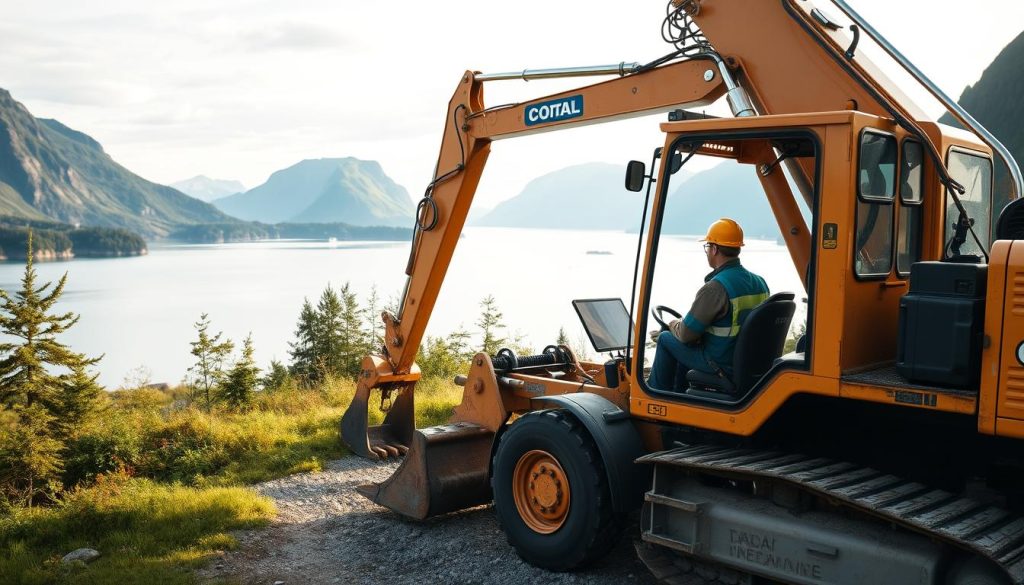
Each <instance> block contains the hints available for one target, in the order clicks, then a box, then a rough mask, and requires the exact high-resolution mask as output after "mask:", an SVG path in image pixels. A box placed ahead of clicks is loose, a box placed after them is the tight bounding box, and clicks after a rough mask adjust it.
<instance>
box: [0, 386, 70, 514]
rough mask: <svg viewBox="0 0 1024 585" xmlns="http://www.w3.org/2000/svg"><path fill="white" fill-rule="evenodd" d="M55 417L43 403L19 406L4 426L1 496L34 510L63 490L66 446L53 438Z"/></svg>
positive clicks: (0, 438) (1, 431)
mask: <svg viewBox="0 0 1024 585" xmlns="http://www.w3.org/2000/svg"><path fill="white" fill-rule="evenodd" d="M54 419H55V417H54V416H53V415H52V414H50V412H49V411H48V410H47V409H46V408H45V407H44V406H43V405H42V404H38V403H37V404H33V405H31V406H19V408H18V412H17V415H15V416H13V417H10V418H5V419H3V421H2V424H0V494H2V495H3V496H4V498H5V499H6V500H8V501H11V502H14V503H17V504H21V505H27V506H29V507H32V504H33V503H34V502H35V501H36V497H37V496H51V495H53V494H54V493H56V492H57V491H58V490H59V489H60V483H59V480H58V478H59V477H60V473H61V471H62V470H63V467H64V461H63V451H64V446H63V445H62V444H61V442H60V441H58V440H57V439H56V438H55V437H54V436H53V434H52V433H53V426H54V425H53V422H54Z"/></svg>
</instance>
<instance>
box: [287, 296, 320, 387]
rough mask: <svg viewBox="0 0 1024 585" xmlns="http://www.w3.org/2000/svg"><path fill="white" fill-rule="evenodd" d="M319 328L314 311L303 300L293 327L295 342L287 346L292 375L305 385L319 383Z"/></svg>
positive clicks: (309, 304) (308, 303)
mask: <svg viewBox="0 0 1024 585" xmlns="http://www.w3.org/2000/svg"><path fill="white" fill-rule="evenodd" d="M319 328H320V327H319V324H318V318H317V312H316V310H315V309H313V305H312V304H311V303H310V302H309V299H304V300H303V302H302V311H300V312H299V322H298V324H296V326H295V341H293V342H291V343H289V344H288V345H289V346H290V347H291V349H290V350H289V351H288V354H289V355H290V356H291V358H292V364H291V372H292V374H293V375H295V376H297V377H299V378H300V379H301V381H302V382H303V383H306V384H310V383H314V382H317V381H319V379H320V372H322V371H323V367H322V364H320V363H319V359H318V354H317V351H318V347H317V345H318V339H319V332H318V330H319Z"/></svg>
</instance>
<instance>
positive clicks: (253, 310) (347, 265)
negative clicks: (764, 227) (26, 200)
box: [0, 227, 803, 388]
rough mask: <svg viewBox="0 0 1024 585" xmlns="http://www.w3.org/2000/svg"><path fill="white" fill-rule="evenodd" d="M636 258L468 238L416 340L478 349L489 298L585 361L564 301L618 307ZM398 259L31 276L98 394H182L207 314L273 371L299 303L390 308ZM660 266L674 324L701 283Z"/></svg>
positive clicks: (351, 256) (766, 272)
mask: <svg viewBox="0 0 1024 585" xmlns="http://www.w3.org/2000/svg"><path fill="white" fill-rule="evenodd" d="M636 244H637V236H636V235H635V234H628V233H623V232H594V231H557V230H531V229H513V228H482V227H481V228H467V229H466V230H465V232H464V235H463V237H462V238H461V240H460V242H459V245H458V248H457V250H456V253H455V258H454V259H453V261H452V264H451V267H450V268H449V271H448V278H447V279H446V280H445V283H444V285H443V287H442V289H441V294H440V296H439V298H438V302H437V305H436V306H435V310H434V314H433V316H432V318H431V320H430V325H429V327H428V329H427V334H428V335H446V334H448V333H450V332H451V331H453V330H455V329H456V328H458V327H460V326H461V327H463V328H465V329H467V330H469V331H470V332H471V333H473V335H474V339H475V340H477V341H479V337H478V336H477V331H476V329H477V327H476V321H477V319H478V316H479V303H480V300H481V299H482V298H483V297H485V296H486V295H488V294H493V295H494V298H495V299H496V301H497V303H498V307H499V308H500V310H501V312H502V313H503V315H504V316H503V321H504V322H505V323H506V325H507V326H508V330H509V334H510V335H520V336H522V337H523V339H524V341H526V342H528V344H529V345H532V346H533V348H534V349H540V348H543V346H545V345H547V344H550V343H554V342H555V339H556V338H557V335H558V329H559V327H560V326H564V327H565V329H566V331H567V332H568V334H569V336H570V338H572V339H573V340H574V341H578V342H579V343H580V344H581V345H586V347H587V348H588V350H590V351H592V348H591V347H590V344H589V341H586V338H585V334H584V333H583V329H582V327H581V326H580V325H579V319H578V318H577V316H576V313H575V311H574V310H573V308H572V305H571V301H572V299H578V298H602V297H620V298H622V299H623V300H624V301H625V302H626V305H627V307H628V305H629V294H630V289H631V287H632V279H633V265H634V260H635V255H636ZM408 252H409V245H408V244H407V243H405V242H325V241H265V242H255V243H241V244H218V245H175V244H151V245H150V252H149V255H147V256H142V257H137V258H117V259H100V260H72V261H66V262H47V263H37V264H36V268H37V271H38V273H39V279H40V281H56V280H57V279H59V278H60V276H61V275H62V274H64V273H65V272H67V273H68V284H67V288H66V289H65V292H64V295H63V296H62V298H61V300H60V301H59V302H58V303H57V305H56V307H55V311H58V312H66V311H73V312H75V313H77V314H79V315H80V316H81V320H80V321H79V322H78V324H77V325H75V326H74V327H73V328H72V329H71V330H70V331H69V332H68V333H66V334H64V336H63V337H62V339H63V340H64V341H65V342H66V343H68V344H69V345H71V347H72V348H73V349H74V350H75V351H79V352H83V353H85V354H87V355H90V356H97V355H100V354H104V358H103V360H102V361H101V362H100V363H99V365H98V371H99V374H100V382H101V383H102V384H104V385H105V386H107V387H110V388H115V387H118V386H120V385H121V384H122V383H123V381H124V380H125V377H126V375H128V374H129V372H131V371H132V370H134V369H136V368H139V367H140V366H144V367H145V368H148V369H149V371H151V372H152V378H151V379H152V381H154V382H167V383H171V384H175V383H178V382H180V381H181V380H182V378H183V377H184V376H185V374H186V370H187V368H188V367H189V366H190V365H191V363H192V356H191V355H190V354H189V349H190V346H189V342H190V341H193V340H194V339H195V337H196V332H195V329H194V327H193V323H194V322H195V321H197V320H198V319H199V316H200V314H201V313H204V312H205V313H208V314H209V316H210V320H211V322H212V326H211V331H213V332H216V331H223V332H224V336H225V337H228V338H230V339H232V340H234V341H235V342H236V344H237V345H240V344H241V340H242V339H243V338H244V337H245V336H246V335H247V334H248V333H250V332H251V333H252V336H253V341H254V343H255V346H256V358H257V363H258V365H259V366H260V367H261V368H265V367H266V366H267V364H268V363H269V362H270V360H271V358H276V359H278V360H281V361H283V362H285V363H287V361H288V342H289V341H292V340H293V339H294V332H295V324H296V321H297V319H298V315H299V311H300V309H301V307H302V301H303V299H304V298H308V299H309V300H310V301H311V302H313V303H315V302H316V300H317V298H318V297H319V296H320V293H321V292H322V291H323V289H324V287H325V286H326V285H327V284H328V283H330V284H331V285H333V286H335V287H340V286H341V285H343V284H344V283H346V282H348V283H350V285H351V287H352V288H353V290H355V291H356V292H357V294H358V295H359V300H360V303H362V304H365V302H366V300H367V299H368V297H369V293H370V290H371V289H372V288H373V287H374V286H376V288H377V292H378V295H379V297H380V299H381V303H382V305H383V303H384V302H386V301H388V300H389V298H393V299H397V298H399V296H400V294H401V290H402V287H403V286H404V283H405V274H404V271H405V265H406V260H407V256H408ZM658 254H659V262H658V270H657V271H656V274H657V278H656V279H655V282H654V303H655V304H665V305H669V306H672V307H675V308H677V309H679V310H681V311H685V309H686V308H687V307H688V305H689V302H690V301H691V300H692V298H693V294H694V292H696V290H697V288H699V286H700V285H701V284H703V277H704V275H705V274H706V273H707V272H708V268H707V263H706V261H705V258H704V254H703V251H702V250H701V246H700V244H699V243H698V242H697V241H696V239H695V238H694V237H686V236H678V237H675V236H673V237H669V236H666V237H664V238H662V241H661V244H660V246H659V252H658ZM742 259H743V261H744V264H745V265H746V266H748V267H749V268H750V269H751V270H754V271H755V272H758V273H760V274H761V275H763V276H764V277H765V279H766V280H767V281H768V284H769V286H770V287H771V289H772V291H782V290H790V291H796V292H797V293H798V296H799V295H802V291H803V289H802V287H801V285H800V281H799V278H798V277H797V274H796V271H795V270H794V268H793V265H792V262H791V261H790V258H789V254H788V253H787V252H786V249H785V248H784V247H782V246H779V245H777V244H776V243H775V242H769V241H756V240H755V241H749V242H748V245H747V246H746V247H745V248H744V251H743V254H742ZM23 271H24V265H23V264H22V263H19V262H7V263H3V264H0V287H3V288H4V289H5V290H7V291H13V290H17V289H18V288H19V287H20V282H19V281H20V279H21V276H22V274H23ZM801 309H802V306H801ZM798 311H799V309H798ZM797 318H800V319H802V317H801V316H799V315H798V317H797ZM650 327H652V328H653V327H654V325H653V321H652V322H651V325H650Z"/></svg>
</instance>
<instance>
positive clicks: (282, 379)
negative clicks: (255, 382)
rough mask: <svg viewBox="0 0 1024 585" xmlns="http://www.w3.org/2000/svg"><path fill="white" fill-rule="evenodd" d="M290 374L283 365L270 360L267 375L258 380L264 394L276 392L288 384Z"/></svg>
mask: <svg viewBox="0 0 1024 585" xmlns="http://www.w3.org/2000/svg"><path fill="white" fill-rule="evenodd" d="M290 379H291V374H290V373H289V372H288V368H287V367H285V365H284V364H282V363H281V362H279V361H277V360H270V367H269V368H267V375H266V376H263V379H261V380H260V386H262V387H263V391H264V392H269V391H272V390H278V389H280V388H284V387H285V386H286V385H288V384H289V381H290Z"/></svg>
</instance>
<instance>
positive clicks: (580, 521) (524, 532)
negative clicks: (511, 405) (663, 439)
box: [491, 410, 623, 571]
mask: <svg viewBox="0 0 1024 585" xmlns="http://www.w3.org/2000/svg"><path fill="white" fill-rule="evenodd" d="M493 470H494V474H493V477H492V478H491V486H492V488H493V490H494V507H495V510H496V512H497V515H498V521H499V522H500V523H501V527H502V529H503V530H504V531H505V536H506V538H507V539H508V542H509V544H510V545H512V546H513V547H514V548H515V549H516V552H517V553H519V556H520V557H521V558H522V559H523V560H525V561H526V562H528V563H530V564H531V565H534V566H537V567H541V568H544V569H548V570H550V571H569V570H572V569H576V568H579V567H582V566H585V565H586V564H588V563H590V562H592V561H594V560H595V559H597V558H600V557H601V556H603V555H604V554H605V553H607V552H608V550H609V549H611V547H612V546H613V545H614V544H615V543H616V541H618V539H619V537H620V536H621V535H622V527H623V522H622V519H621V518H618V517H616V515H615V514H614V513H613V511H612V502H611V496H610V493H609V490H608V477H607V474H606V472H605V469H604V465H603V464H602V462H601V457H600V455H599V454H598V451H597V446H596V445H595V444H594V440H593V439H592V438H591V437H590V435H589V434H588V433H587V431H586V429H585V428H584V427H583V425H582V424H580V422H579V421H578V420H576V418H575V417H573V416H572V415H571V414H569V413H568V412H566V411H564V410H544V411H538V412H531V413H529V414H526V415H524V416H522V417H520V418H519V419H518V420H516V421H515V422H514V423H512V425H511V426H510V427H509V428H508V430H507V431H505V433H504V434H503V435H502V436H501V439H500V440H499V443H498V449H497V451H496V452H495V455H494V465H493Z"/></svg>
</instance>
